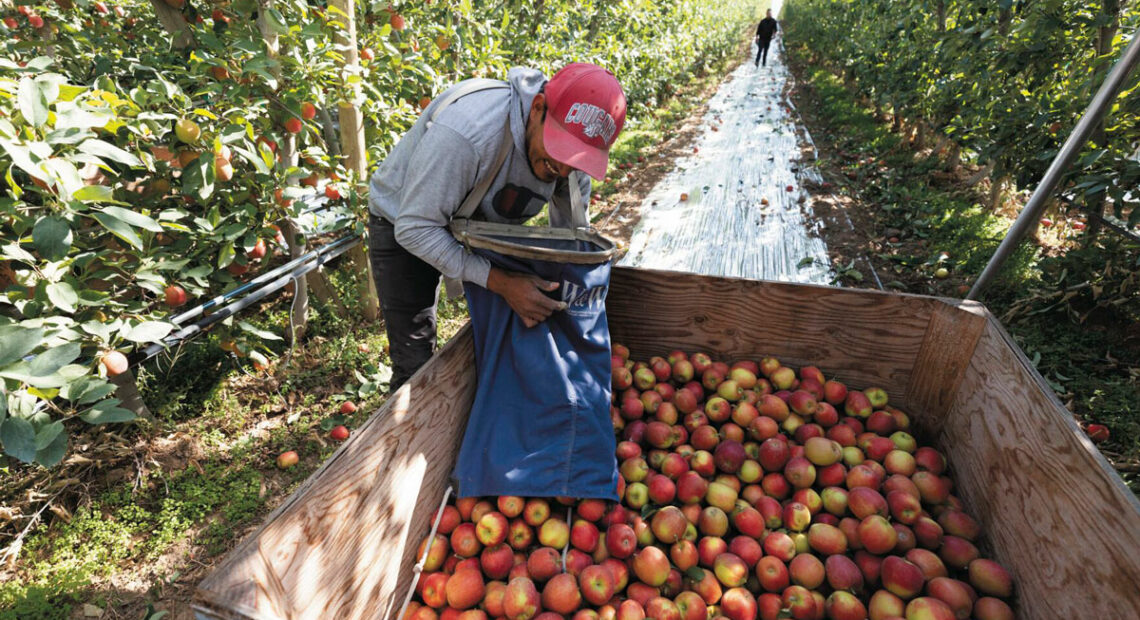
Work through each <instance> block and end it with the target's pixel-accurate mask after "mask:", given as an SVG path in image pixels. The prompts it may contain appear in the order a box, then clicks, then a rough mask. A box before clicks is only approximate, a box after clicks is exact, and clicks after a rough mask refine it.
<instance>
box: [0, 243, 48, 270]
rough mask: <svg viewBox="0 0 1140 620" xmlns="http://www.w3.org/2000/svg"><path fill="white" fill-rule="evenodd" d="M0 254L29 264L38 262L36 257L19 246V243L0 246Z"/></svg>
mask: <svg viewBox="0 0 1140 620" xmlns="http://www.w3.org/2000/svg"><path fill="white" fill-rule="evenodd" d="M0 255H3V256H4V258H8V259H11V260H14V261H20V262H22V263H27V264H29V265H36V264H38V263H39V261H37V260H36V257H35V256H33V255H32V253H31V252H29V251H27V250H25V249H24V248H22V247H20V244H19V243H9V244H6V245H5V246H4V247H3V248H0Z"/></svg>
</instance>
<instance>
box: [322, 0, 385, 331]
mask: <svg viewBox="0 0 1140 620" xmlns="http://www.w3.org/2000/svg"><path fill="white" fill-rule="evenodd" d="M355 4H356V3H355V0H330V2H329V8H330V9H335V10H336V11H338V12H339V13H341V14H340V15H337V19H340V20H343V21H344V27H343V28H340V29H338V30H337V31H336V35H335V37H336V42H337V44H338V45H340V46H342V48H343V49H344V62H343V64H342V66H341V76H342V77H343V79H344V81H345V87H346V90H347V97H346V98H344V99H342V100H341V101H340V104H339V106H338V107H339V110H338V113H339V118H340V144H341V155H342V157H344V166H345V168H348V173H349V178H350V179H351V181H352V188H351V190H350V191H352V192H354V194H355V195H356V196H361V195H363V196H365V202H366V203H367V192H368V190H367V185H366V183H367V179H368V153H367V149H366V148H365V144H364V115H363V114H362V113H361V111H360V106H358V105H357V102H358V101H360V98H361V96H362V91H361V88H360V80H359V79H358V78H359V75H360V54H359V53H358V51H357V50H358V48H357V45H356V6H355ZM354 78H356V79H354ZM349 253H350V254H351V255H352V261H353V263H355V264H356V268H357V272H358V273H362V274H363V275H364V282H361V283H360V306H361V309H362V311H363V312H364V318H366V319H368V320H369V321H375V320H376V319H377V318H378V317H379V316H380V313H379V302H378V298H377V295H376V282H375V281H374V280H373V279H372V265H370V264H369V263H368V250H367V247H366V245H365V244H363V243H362V244H360V245H358V246H356V247H354V248H353V249H351V250H349Z"/></svg>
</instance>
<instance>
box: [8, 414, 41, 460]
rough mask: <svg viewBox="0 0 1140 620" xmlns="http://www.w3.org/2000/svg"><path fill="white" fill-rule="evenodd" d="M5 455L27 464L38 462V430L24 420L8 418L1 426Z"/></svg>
mask: <svg viewBox="0 0 1140 620" xmlns="http://www.w3.org/2000/svg"><path fill="white" fill-rule="evenodd" d="M0 444H3V445H4V453H5V454H7V455H8V456H11V457H13V458H17V459H19V460H21V461H23V462H25V463H31V462H33V461H35V460H36V429H34V428H32V424H31V423H30V422H28V421H27V420H25V419H24V418H8V419H7V420H4V423H3V424H0Z"/></svg>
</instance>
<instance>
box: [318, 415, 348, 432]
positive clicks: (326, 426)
mask: <svg viewBox="0 0 1140 620" xmlns="http://www.w3.org/2000/svg"><path fill="white" fill-rule="evenodd" d="M344 422H345V418H344V416H343V415H341V414H339V413H338V414H336V415H331V416H329V417H327V418H325V419H323V420H321V430H322V431H324V432H326V433H327V432H329V431H331V430H332V429H333V427H336V426H340V425H342V424H344Z"/></svg>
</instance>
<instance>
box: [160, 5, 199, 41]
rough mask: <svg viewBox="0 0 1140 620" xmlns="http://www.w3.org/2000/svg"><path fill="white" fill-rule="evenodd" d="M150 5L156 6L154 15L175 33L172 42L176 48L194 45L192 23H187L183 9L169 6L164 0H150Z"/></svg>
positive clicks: (167, 29) (163, 25) (164, 26)
mask: <svg viewBox="0 0 1140 620" xmlns="http://www.w3.org/2000/svg"><path fill="white" fill-rule="evenodd" d="M150 5H151V6H152V7H154V15H155V17H157V18H158V21H159V23H160V24H162V27H163V28H164V29H165V30H166V31H167V32H169V33H170V34H171V35H173V37H174V39H173V41H172V44H173V45H174V47H175V48H176V49H185V48H190V47H194V35H193V34H192V33H191V32H190V25H189V24H188V23H186V18H185V16H183V15H182V11H179V10H178V9H176V8H173V7H171V6H168V5H167V4H166V3H165V2H163V1H162V0H150Z"/></svg>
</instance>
